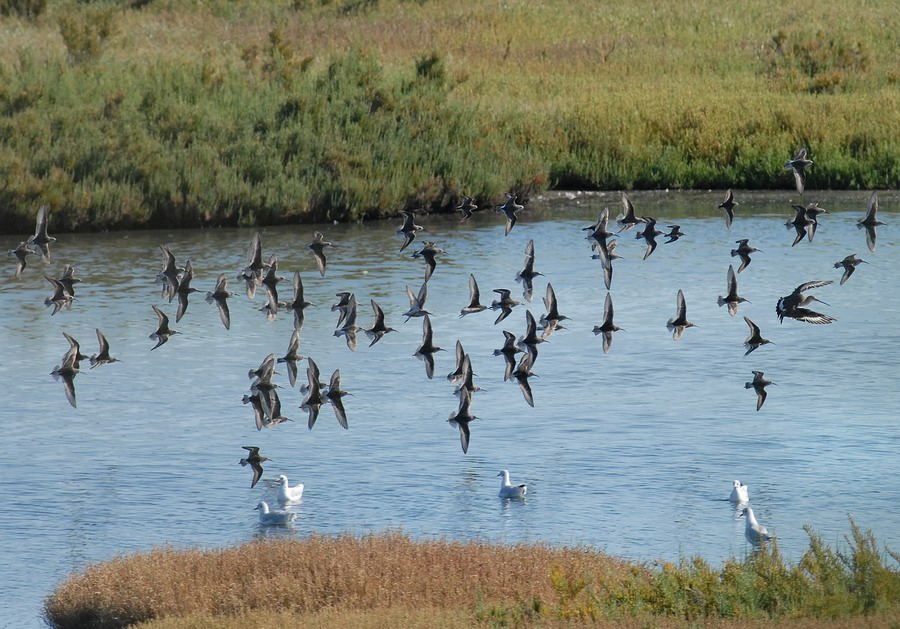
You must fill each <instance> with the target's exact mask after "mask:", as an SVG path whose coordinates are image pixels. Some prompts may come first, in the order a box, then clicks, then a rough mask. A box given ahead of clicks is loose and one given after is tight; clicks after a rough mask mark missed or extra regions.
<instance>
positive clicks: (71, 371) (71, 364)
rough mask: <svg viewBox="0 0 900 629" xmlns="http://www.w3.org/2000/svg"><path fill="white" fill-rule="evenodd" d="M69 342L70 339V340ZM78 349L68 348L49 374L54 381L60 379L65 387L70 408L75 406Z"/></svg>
mask: <svg viewBox="0 0 900 629" xmlns="http://www.w3.org/2000/svg"><path fill="white" fill-rule="evenodd" d="M70 342H71V341H70ZM77 356H78V351H77V350H75V349H74V348H71V347H70V348H69V351H67V352H66V353H65V354H64V355H63V358H62V362H61V363H60V364H59V365H57V366H56V367H54V368H53V371H51V372H50V375H51V376H53V379H54V380H56V381H59V380H62V381H63V384H64V385H65V389H66V399H67V400H69V404H71V405H72V408H77V406H76V404H75V376H77V375H78V360H77Z"/></svg>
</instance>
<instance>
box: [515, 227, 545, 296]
mask: <svg viewBox="0 0 900 629" xmlns="http://www.w3.org/2000/svg"><path fill="white" fill-rule="evenodd" d="M539 275H543V273H541V272H539V271H535V270H534V240H533V239H532V240H529V241H528V244H526V245H525V264H524V265H523V267H522V270H521V271H519V272H518V273H516V281H517V282H521V283H522V287H523V289H524V290H523V291H522V296H523V297H524V298H525V299H526V300H527V301H531V296H532V293H533V291H534V278H536V277H537V276H539Z"/></svg>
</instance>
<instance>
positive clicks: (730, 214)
mask: <svg viewBox="0 0 900 629" xmlns="http://www.w3.org/2000/svg"><path fill="white" fill-rule="evenodd" d="M736 205H740V203H738V202H737V201H735V200H734V192H732V191H731V188H729V189H728V192H726V193H725V200H724V201H722V202H721V203H720V204H719V209H720V210H722V211H724V212H725V227H727V228H728V231H731V223H732V222H733V221H734V208H735V206H736Z"/></svg>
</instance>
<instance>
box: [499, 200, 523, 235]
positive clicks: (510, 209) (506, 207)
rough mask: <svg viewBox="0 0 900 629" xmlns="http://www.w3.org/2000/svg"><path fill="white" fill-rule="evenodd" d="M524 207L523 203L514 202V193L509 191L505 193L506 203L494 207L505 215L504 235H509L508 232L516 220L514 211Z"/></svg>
mask: <svg viewBox="0 0 900 629" xmlns="http://www.w3.org/2000/svg"><path fill="white" fill-rule="evenodd" d="M523 209H525V206H524V205H519V204H518V203H516V195H515V194H512V193H511V192H507V193H506V203H504V204H503V205H498V206H497V208H496V211H497V212H503V214H504V215H505V216H506V233H505V234H504V235H505V236H509V232H511V231H512V228H513V227H515V225H516V221H517V220H518V217H517V216H516V212H518V211H519V210H523Z"/></svg>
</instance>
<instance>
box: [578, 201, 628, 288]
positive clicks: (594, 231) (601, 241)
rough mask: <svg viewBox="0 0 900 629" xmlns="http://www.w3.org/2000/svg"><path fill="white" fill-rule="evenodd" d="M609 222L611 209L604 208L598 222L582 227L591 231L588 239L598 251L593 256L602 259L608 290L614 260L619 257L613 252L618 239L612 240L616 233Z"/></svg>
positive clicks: (604, 279) (601, 263)
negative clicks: (609, 225)
mask: <svg viewBox="0 0 900 629" xmlns="http://www.w3.org/2000/svg"><path fill="white" fill-rule="evenodd" d="M608 224H609V209H608V208H603V209H602V210H601V211H600V217H599V218H598V219H597V222H596V223H594V224H593V225H590V226H588V227H583V228H582V231H590V232H591V233H590V234H588V235H587V239H588V240H590V241H591V249H592V250H596V251H597V253H596V254H595V255H593V256H591V257H592V258H594V259H597V260H600V265H601V266H602V267H603V281H604V283H605V284H606V289H607V290H609V287H610V285H611V284H612V261H613V259H614V258H618V257H619V256H615V255H613V253H612V252H613V249H615V246H616V241H615V240H610V238H612V237H613V236H614V235H615V234H613V233H612V232H611V231H609V229H608V228H607V226H608Z"/></svg>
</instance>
